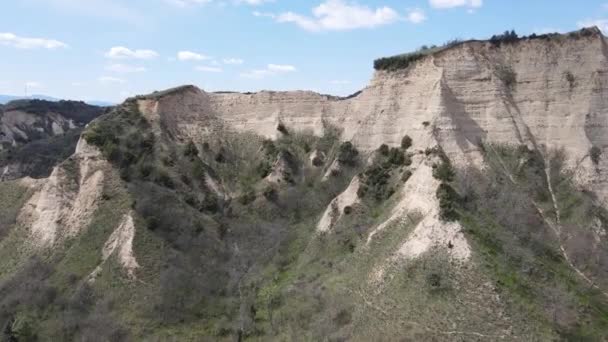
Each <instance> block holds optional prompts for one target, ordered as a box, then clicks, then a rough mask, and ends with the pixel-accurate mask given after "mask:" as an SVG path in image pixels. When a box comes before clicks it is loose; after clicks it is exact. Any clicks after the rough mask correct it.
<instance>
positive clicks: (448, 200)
mask: <svg viewBox="0 0 608 342" xmlns="http://www.w3.org/2000/svg"><path fill="white" fill-rule="evenodd" d="M436 195H437V199H438V200H439V217H440V218H441V219H442V220H443V221H456V220H458V218H459V217H460V216H459V214H458V211H457V208H458V205H459V203H460V196H459V195H458V193H457V192H456V190H454V188H452V186H450V185H449V184H446V183H441V184H440V185H439V187H438V188H437V192H436Z"/></svg>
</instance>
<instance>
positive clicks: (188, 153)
mask: <svg viewBox="0 0 608 342" xmlns="http://www.w3.org/2000/svg"><path fill="white" fill-rule="evenodd" d="M184 156H185V157H188V158H194V157H197V156H198V148H196V145H195V144H194V142H192V140H190V141H189V142H188V144H186V147H184Z"/></svg>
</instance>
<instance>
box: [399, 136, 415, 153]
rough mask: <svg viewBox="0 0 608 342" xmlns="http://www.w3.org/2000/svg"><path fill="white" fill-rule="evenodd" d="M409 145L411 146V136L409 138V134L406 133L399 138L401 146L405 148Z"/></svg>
mask: <svg viewBox="0 0 608 342" xmlns="http://www.w3.org/2000/svg"><path fill="white" fill-rule="evenodd" d="M410 147H412V138H410V136H409V135H406V136H404V137H403V139H401V148H402V149H404V150H407V149H408V148H410Z"/></svg>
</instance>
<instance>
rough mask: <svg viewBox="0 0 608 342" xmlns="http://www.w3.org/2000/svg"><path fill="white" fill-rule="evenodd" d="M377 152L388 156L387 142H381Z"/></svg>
mask: <svg viewBox="0 0 608 342" xmlns="http://www.w3.org/2000/svg"><path fill="white" fill-rule="evenodd" d="M378 152H379V153H380V154H381V155H383V156H388V152H389V148H388V145H387V144H382V145H380V147H379V148H378Z"/></svg>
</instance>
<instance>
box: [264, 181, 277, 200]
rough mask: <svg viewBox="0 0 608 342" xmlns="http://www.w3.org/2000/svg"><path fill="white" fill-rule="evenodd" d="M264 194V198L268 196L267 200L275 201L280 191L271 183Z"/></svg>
mask: <svg viewBox="0 0 608 342" xmlns="http://www.w3.org/2000/svg"><path fill="white" fill-rule="evenodd" d="M262 194H263V195H264V198H266V199H267V200H269V201H271V202H274V201H276V200H277V199H278V192H277V189H275V188H274V187H273V186H271V185H269V186H267V187H266V188H265V189H264V191H263V192H262Z"/></svg>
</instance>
